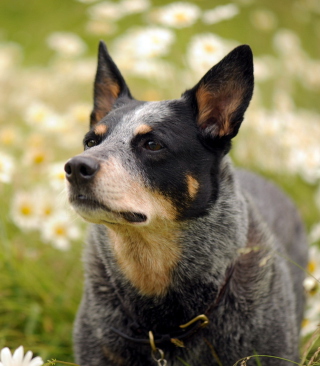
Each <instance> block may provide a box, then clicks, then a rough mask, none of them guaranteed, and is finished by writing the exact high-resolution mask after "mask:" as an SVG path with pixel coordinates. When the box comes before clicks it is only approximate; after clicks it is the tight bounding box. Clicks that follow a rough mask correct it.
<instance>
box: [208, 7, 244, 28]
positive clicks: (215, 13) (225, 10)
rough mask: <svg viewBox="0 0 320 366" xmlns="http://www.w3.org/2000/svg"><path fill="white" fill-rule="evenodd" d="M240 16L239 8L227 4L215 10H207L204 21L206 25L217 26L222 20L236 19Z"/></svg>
mask: <svg viewBox="0 0 320 366" xmlns="http://www.w3.org/2000/svg"><path fill="white" fill-rule="evenodd" d="M238 14H239V8H238V7H237V5H235V4H227V5H221V6H217V7H215V8H214V9H211V10H207V11H205V12H204V13H203V16H202V21H203V22H204V23H205V24H215V23H219V22H221V21H222V20H227V19H231V18H234V17H235V16H236V15H238Z"/></svg>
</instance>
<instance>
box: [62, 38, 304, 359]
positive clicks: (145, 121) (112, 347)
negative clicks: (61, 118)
mask: <svg viewBox="0 0 320 366" xmlns="http://www.w3.org/2000/svg"><path fill="white" fill-rule="evenodd" d="M252 92H253V62H252V53H251V50H250V47H248V46H246V45H244V46H240V47H237V48H236V49H234V50H233V51H232V52H231V53H229V54H228V55H227V56H226V57H225V58H224V59H223V60H222V61H220V62H219V63H218V64H217V65H215V66H214V67H213V68H212V69H211V70H209V71H208V72H207V74H206V75H205V76H204V77H203V78H202V79H201V80H200V81H199V82H198V84H197V85H195V86H194V87H193V88H192V89H190V90H187V91H186V92H184V93H183V94H182V96H181V98H179V99H175V100H165V101H160V102H143V101H138V100H136V99H134V98H133V97H132V95H131V93H130V90H129V88H128V86H127V84H126V82H125V81H124V79H123V77H122V75H121V73H120V71H119V70H118V68H117V66H116V65H115V63H114V62H113V61H112V59H111V57H110V56H109V54H108V51H107V48H106V46H105V44H104V43H103V42H101V43H100V47H99V57H98V69H97V74H96V78H95V84H94V109H93V112H92V114H91V123H90V131H89V132H88V133H87V134H86V136H85V138H84V149H85V151H84V152H83V153H82V154H80V155H77V156H75V157H73V158H72V159H70V160H69V161H68V162H67V164H66V165H65V171H66V178H67V182H68V191H69V200H70V203H71V205H72V206H73V208H74V209H75V210H76V212H77V213H78V214H79V215H80V216H82V217H83V218H84V219H85V220H86V221H89V222H91V223H92V225H91V229H90V232H89V242H88V245H87V248H86V251H85V255H84V261H85V267H86V276H85V289H84V295H83V299H82V303H81V306H80V310H79V312H78V316H77V320H76V324H75V330H74V339H75V353H76V361H77V363H79V364H80V365H81V366H104V365H105V366H106V365H108V366H120V365H126V366H141V365H152V364H154V365H156V364H158V365H168V366H169V365H170V366H178V365H185V364H188V365H190V366H206V365H208V366H209V365H210V366H211V365H223V366H232V365H234V364H235V363H236V362H237V360H239V359H241V358H243V357H245V356H249V355H257V354H258V355H273V356H277V357H282V358H287V359H291V360H293V361H298V360H299V351H298V343H299V342H298V341H299V329H300V323H301V319H302V312H303V305H304V295H303V287H302V282H303V278H304V273H303V271H302V270H301V269H299V268H298V267H297V266H295V265H293V264H291V262H290V261H288V258H290V259H291V260H292V261H294V262H296V263H298V264H299V265H300V266H302V267H304V266H305V265H306V261H307V246H306V239H305V234H304V229H303V225H302V223H301V220H300V218H299V215H298V214H297V212H296V209H295V208H294V206H293V204H292V203H291V201H290V200H289V199H288V198H286V197H285V195H284V194H283V193H281V192H280V191H279V190H278V189H277V188H276V187H274V186H273V185H272V184H271V183H269V182H267V181H265V180H264V179H262V178H260V177H258V176H256V175H254V174H252V173H249V172H246V171H242V170H237V169H234V168H233V166H232V164H231V162H230V158H229V157H228V152H229V150H230V147H231V140H232V138H233V137H235V136H236V135H237V133H238V130H239V128H240V125H241V122H242V120H243V118H244V113H245V111H246V109H247V107H248V105H249V102H250V99H251V96H252ZM248 143H250V142H249V141H248ZM261 148H263V147H261ZM257 364H261V365H277V366H280V365H288V363H287V362H285V361H281V360H279V359H273V358H266V357H260V358H259V360H258V359H257V357H252V358H251V359H250V360H248V361H247V365H257Z"/></svg>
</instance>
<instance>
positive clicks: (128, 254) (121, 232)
mask: <svg viewBox="0 0 320 366" xmlns="http://www.w3.org/2000/svg"><path fill="white" fill-rule="evenodd" d="M107 230H108V236H109V240H110V244H111V249H112V251H113V253H114V256H115V258H116V261H117V263H118V266H119V268H120V269H121V271H122V273H123V274H124V276H125V277H126V278H127V279H128V280H129V281H130V283H131V284H132V285H133V286H134V287H135V288H137V289H138V291H139V292H140V294H142V295H146V296H163V295H164V294H165V293H166V292H167V289H168V287H169V285H170V282H171V272H172V269H173V268H175V267H176V265H177V262H178V261H179V260H180V257H181V251H182V249H181V246H180V244H179V233H180V230H179V225H178V224H176V223H172V222H169V221H168V220H165V219H160V218H159V221H158V222H157V224H156V225H150V226H148V227H132V226H129V225H117V226H114V227H109V228H108V229H107Z"/></svg>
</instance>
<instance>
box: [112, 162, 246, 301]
mask: <svg viewBox="0 0 320 366" xmlns="http://www.w3.org/2000/svg"><path fill="white" fill-rule="evenodd" d="M232 177H233V174H232V167H231V166H230V162H229V159H227V158H226V159H225V160H224V161H223V162H222V165H221V172H220V181H221V183H220V190H219V197H218V199H217V201H216V202H215V207H214V209H213V210H210V214H209V215H206V216H205V217H203V218H197V219H195V220H188V221H186V222H174V221H169V220H167V219H164V218H163V219H161V218H159V219H158V220H157V222H156V224H152V225H150V226H142V227H141V226H140V227H134V226H130V225H113V226H109V227H108V228H107V232H108V237H109V241H110V247H111V251H112V253H113V255H114V257H115V259H116V263H117V265H118V267H119V268H120V270H121V272H122V273H123V275H124V277H125V278H126V279H127V280H129V282H130V283H131V284H132V285H133V287H134V288H136V289H137V290H138V292H139V293H140V294H141V295H144V296H150V297H163V296H164V295H165V294H166V293H167V292H168V291H169V290H170V288H181V286H190V285H191V286H192V284H193V283H202V282H203V281H205V282H206V281H207V280H206V278H207V277H208V274H209V273H210V274H212V275H213V276H209V277H210V278H216V279H217V282H216V283H215V284H214V285H215V286H214V287H216V288H218V287H219V286H220V285H221V284H220V282H221V281H223V274H224V273H225V271H226V270H227V268H228V266H229V265H230V264H231V263H232V262H233V261H234V259H235V257H236V256H237V249H239V248H241V247H243V246H245V244H246V243H245V238H246V232H247V226H248V223H247V219H246V218H247V213H246V206H245V202H244V199H243V197H242V196H241V194H240V193H239V192H238V188H237V186H236V183H235V182H234V181H233V178H232ZM226 180H228V184H224V181H226ZM240 211H242V215H239V212H240ZM239 217H240V218H241V221H239V220H240V219H239ZM204 241H206V242H207V243H211V247H210V248H208V245H203V242H204ZM218 274H220V276H218ZM211 285H212V284H211Z"/></svg>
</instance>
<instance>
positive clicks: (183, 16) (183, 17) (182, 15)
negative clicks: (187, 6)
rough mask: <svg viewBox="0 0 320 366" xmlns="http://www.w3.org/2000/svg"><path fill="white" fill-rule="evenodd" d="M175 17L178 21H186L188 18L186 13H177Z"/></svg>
mask: <svg viewBox="0 0 320 366" xmlns="http://www.w3.org/2000/svg"><path fill="white" fill-rule="evenodd" d="M175 18H176V21H177V22H178V23H184V22H185V21H186V20H188V18H187V16H186V14H185V13H177V14H176V15H175Z"/></svg>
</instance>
